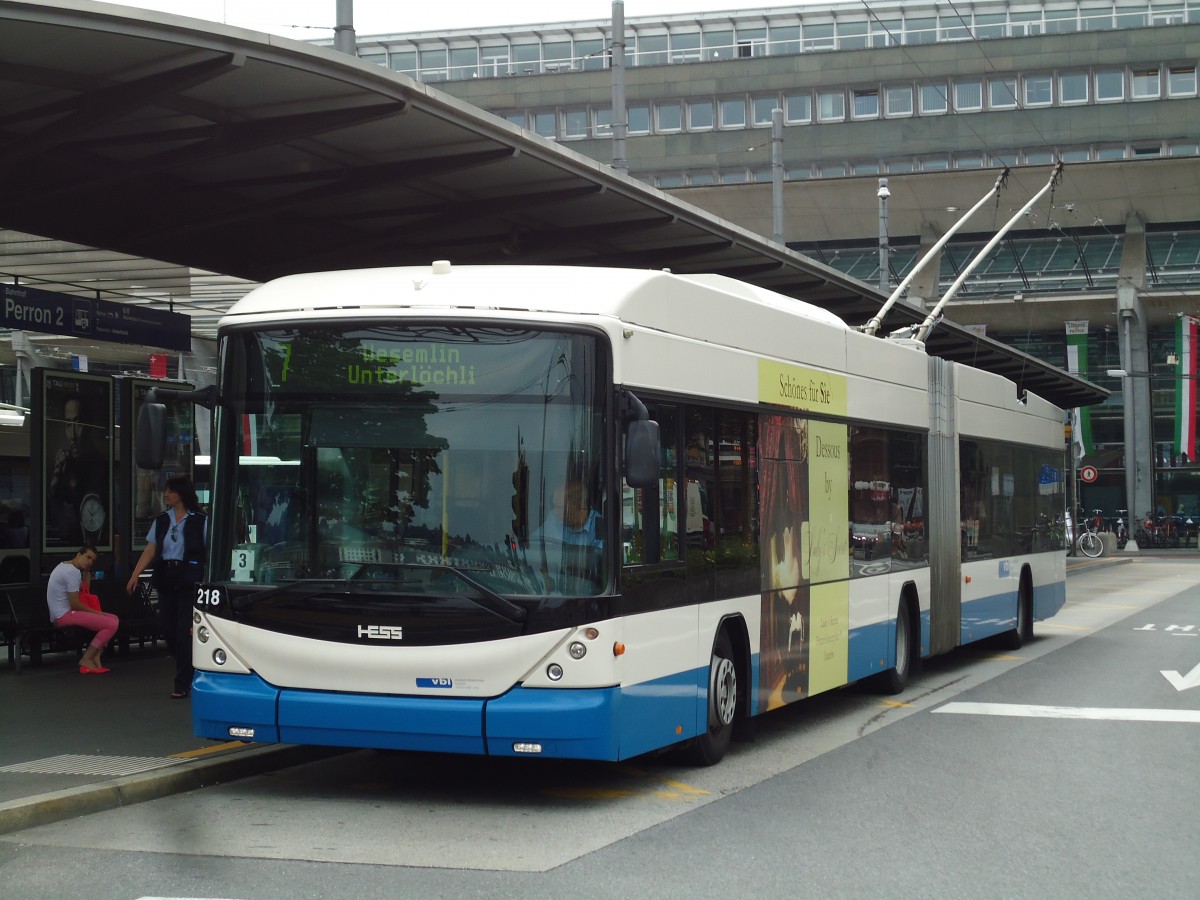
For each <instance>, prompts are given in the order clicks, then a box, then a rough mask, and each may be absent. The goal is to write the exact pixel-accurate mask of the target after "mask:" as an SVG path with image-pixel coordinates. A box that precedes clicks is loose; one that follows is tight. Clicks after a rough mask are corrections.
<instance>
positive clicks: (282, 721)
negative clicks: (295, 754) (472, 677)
mask: <svg viewBox="0 0 1200 900" xmlns="http://www.w3.org/2000/svg"><path fill="white" fill-rule="evenodd" d="M619 698H620V689H619V688H615V687H614V688H591V689H571V690H537V689H529V688H522V687H519V686H518V687H515V688H513V689H512V690H511V691H509V692H508V693H506V694H503V695H502V696H499V697H494V698H489V699H474V698H458V697H455V698H439V697H426V696H421V697H404V696H393V695H383V694H347V693H335V692H327V691H311V690H291V689H281V688H277V687H274V686H273V685H270V684H268V683H267V682H265V681H263V680H262V679H261V678H259V677H258V676H257V675H253V674H252V675H226V674H220V673H215V672H205V671H197V672H196V677H195V680H194V682H193V685H192V726H193V731H194V733H195V735H196V736H197V737H204V738H213V739H215V740H225V741H228V740H244V741H254V742H257V743H267V744H272V743H284V744H318V745H323V746H333V747H372V748H377V749H388V750H417V751H432V752H438V753H466V754H475V755H487V756H545V757H558V758H569V759H603V760H616V759H619V758H620V755H619V739H618V728H617V715H616V708H617V705H618V703H619Z"/></svg>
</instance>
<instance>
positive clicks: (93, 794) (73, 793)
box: [0, 744, 347, 835]
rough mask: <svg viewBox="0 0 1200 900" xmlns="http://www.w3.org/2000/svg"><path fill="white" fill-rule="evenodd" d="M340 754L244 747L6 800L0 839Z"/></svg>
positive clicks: (1, 813)
mask: <svg viewBox="0 0 1200 900" xmlns="http://www.w3.org/2000/svg"><path fill="white" fill-rule="evenodd" d="M345 752H347V751H346V750H345V749H344V748H341V747H311V746H304V745H292V744H288V745H284V746H276V745H271V746H260V747H254V746H250V747H249V748H247V749H246V750H240V751H236V752H233V753H230V754H229V755H228V756H226V757H222V758H219V759H205V760H181V761H180V763H179V765H177V766H170V767H168V768H164V769H157V770H155V771H153V772H145V773H141V774H138V775H126V776H124V777H121V778H114V779H112V780H110V781H103V782H98V783H95V784H86V785H80V786H79V787H74V788H67V789H65V790H61V791H50V792H48V793H45V794H35V795H34V796H32V797H23V798H21V799H20V800H9V801H7V802H5V803H0V835H4V834H11V833H12V832H14V831H22V830H24V829H26V828H35V827H37V826H38V825H49V824H51V823H53V822H60V821H62V820H63V819H70V818H74V817H76V816H87V815H91V814H92V813H98V812H105V811H107V810H110V809H117V808H119V807H122V806H131V805H133V804H135V803H142V802H145V801H146V800H157V799H159V798H161V797H167V796H170V795H172V794H180V793H183V792H184V791H191V790H196V789H197V788H203V787H210V786H211V785H214V784H219V783H220V782H223V781H236V780H238V779H239V778H247V777H249V776H251V775H259V774H262V773H263V772H270V771H273V770H275V769H286V768H288V767H290V766H297V765H301V764H303V763H308V762H316V761H318V760H321V759H325V758H327V757H330V756H336V755H338V754H341V753H345Z"/></svg>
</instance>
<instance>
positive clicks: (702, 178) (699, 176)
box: [688, 172, 717, 187]
mask: <svg viewBox="0 0 1200 900" xmlns="http://www.w3.org/2000/svg"><path fill="white" fill-rule="evenodd" d="M716 183H717V176H716V175H714V174H713V173H712V172H693V173H692V174H691V175H689V176H688V184H690V185H692V186H693V187H703V186H704V185H707V184H716Z"/></svg>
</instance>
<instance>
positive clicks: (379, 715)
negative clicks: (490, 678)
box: [279, 690, 484, 754]
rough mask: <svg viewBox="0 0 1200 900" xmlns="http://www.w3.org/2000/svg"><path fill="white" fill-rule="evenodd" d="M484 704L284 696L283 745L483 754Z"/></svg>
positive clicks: (326, 695) (283, 693) (318, 693)
mask: <svg viewBox="0 0 1200 900" xmlns="http://www.w3.org/2000/svg"><path fill="white" fill-rule="evenodd" d="M483 706H484V701H483V700H472V699H440V698H437V697H391V696H381V695H373V694H334V693H326V692H323V691H296V690H284V691H280V694H279V739H280V740H281V741H283V742H284V743H287V744H323V745H325V746H333V747H375V748H379V749H386V750H436V751H439V752H444V753H474V754H481V753H483V752H484V746H483V735H482V730H483Z"/></svg>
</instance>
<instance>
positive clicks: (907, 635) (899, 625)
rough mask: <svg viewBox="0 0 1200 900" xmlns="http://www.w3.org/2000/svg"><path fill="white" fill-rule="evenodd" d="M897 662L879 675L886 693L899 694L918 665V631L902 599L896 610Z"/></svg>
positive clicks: (879, 683) (881, 688)
mask: <svg viewBox="0 0 1200 900" xmlns="http://www.w3.org/2000/svg"><path fill="white" fill-rule="evenodd" d="M895 633H896V648H895V653H896V664H895V665H894V666H892V667H891V668H890V669H888V670H887V671H886V672H884V673H882V674H881V675H879V676H878V678H879V680H878V681H877V682H876V683H877V684H878V686H879V690H880V691H881V692H882V693H885V694H899V693H900V692H901V691H903V690H904V689H905V688H906V687H907V686H908V680H909V679H910V678H911V677H912V675H913V667H914V666H915V665H916V656H917V652H918V651H917V644H916V637H917V635H916V631H915V629H914V628H913V624H912V617H911V616H910V615H909V607H908V603H907V602H904V601H901V603H900V609H898V610H897V611H896V632H895Z"/></svg>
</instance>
